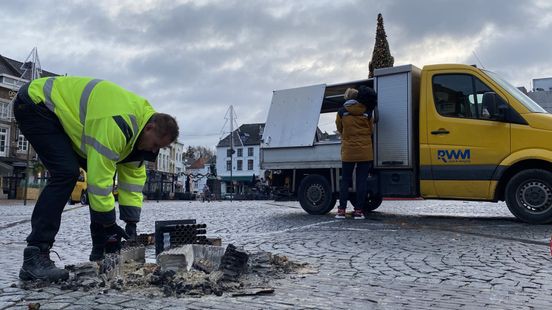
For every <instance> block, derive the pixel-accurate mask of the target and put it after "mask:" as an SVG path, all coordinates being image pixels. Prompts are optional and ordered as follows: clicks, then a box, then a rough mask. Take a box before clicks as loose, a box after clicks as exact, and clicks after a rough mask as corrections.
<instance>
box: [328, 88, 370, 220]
mask: <svg viewBox="0 0 552 310" xmlns="http://www.w3.org/2000/svg"><path fill="white" fill-rule="evenodd" d="M360 90H361V92H360V95H359V91H357V90H356V89H354V88H348V89H347V90H346V91H345V94H344V98H345V100H346V101H345V103H344V104H343V107H342V108H340V109H339V111H338V112H337V116H336V120H335V124H336V127H337V130H338V131H339V133H340V134H341V162H342V176H341V183H340V191H339V206H338V209H337V215H336V218H345V210H346V207H347V200H348V196H349V187H350V186H351V183H352V175H353V170H354V169H355V166H356V185H357V195H356V206H357V207H355V210H354V212H353V218H355V219H364V214H363V212H362V206H364V204H365V202H366V194H367V182H366V179H367V178H368V174H369V173H370V171H371V169H372V164H373V160H374V155H373V148H372V111H368V109H367V106H370V105H371V102H368V101H371V100H374V101H375V92H374V91H373V90H372V89H371V88H368V87H366V88H363V89H360Z"/></svg>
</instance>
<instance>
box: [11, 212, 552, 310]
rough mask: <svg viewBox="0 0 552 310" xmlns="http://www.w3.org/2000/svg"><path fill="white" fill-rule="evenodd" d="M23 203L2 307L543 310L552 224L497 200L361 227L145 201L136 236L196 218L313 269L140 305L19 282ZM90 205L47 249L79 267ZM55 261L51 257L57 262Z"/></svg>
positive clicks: (114, 295) (220, 233)
mask: <svg viewBox="0 0 552 310" xmlns="http://www.w3.org/2000/svg"><path fill="white" fill-rule="evenodd" d="M31 212H32V204H31V206H26V207H25V206H22V205H21V204H19V205H17V204H10V203H8V204H6V203H4V205H0V233H1V236H2V238H1V240H0V246H1V248H0V249H1V250H0V264H1V266H2V269H3V270H4V272H3V274H2V276H0V309H18V308H19V309H26V308H27V305H28V304H29V303H30V302H39V303H41V305H42V307H41V308H40V309H61V308H63V309H128V308H131V309H162V308H175V307H176V309H184V308H189V309H234V308H236V309H238V308H239V309H261V308H262V309H280V308H282V309H285V308H294V309H298V308H314V309H427V308H430V307H433V308H437V309H464V308H465V309H480V308H490V309H545V308H550V304H551V303H552V295H551V292H552V271H551V268H550V265H551V264H552V259H551V255H550V249H549V241H550V235H551V234H552V226H550V225H538V226H537V225H535V226H533V225H527V224H523V223H520V222H517V221H516V220H515V219H514V218H513V217H512V216H511V215H510V213H509V211H508V209H507V208H506V206H505V205H504V204H493V203H476V202H459V201H385V202H384V203H383V205H382V206H381V207H380V208H379V209H378V210H377V212H374V213H373V214H372V215H371V216H370V217H369V218H368V219H366V220H352V219H346V220H337V219H334V218H333V215H334V212H332V213H331V214H328V215H325V216H311V215H307V214H306V213H304V212H303V211H302V209H301V208H300V207H299V205H298V203H296V202H270V201H247V202H238V201H234V202H228V201H226V202H212V203H200V202H186V201H184V202H182V201H171V202H159V203H157V202H147V203H145V205H144V209H143V213H142V220H143V221H142V222H141V223H140V224H139V227H138V230H139V232H140V233H141V232H153V228H154V222H155V221H156V220H168V219H186V218H195V219H197V221H198V223H206V224H207V232H208V235H209V236H212V237H221V238H222V239H223V243H224V244H228V243H234V244H236V245H241V246H244V247H245V248H246V249H247V250H251V251H255V250H266V251H270V252H273V253H278V254H283V255H287V256H288V257H290V258H291V259H293V260H295V261H299V262H308V263H309V264H311V266H313V267H315V268H316V269H318V270H319V272H318V273H317V274H308V275H290V276H289V277H287V278H284V279H277V280H274V281H273V286H274V287H275V292H274V294H272V295H265V296H255V297H231V296H229V295H223V296H221V297H217V296H206V297H201V298H191V297H190V298H188V297H187V298H178V299H177V298H164V299H148V298H146V297H144V296H143V295H135V294H134V295H133V294H128V293H121V292H117V291H112V290H111V291H109V292H107V293H105V294H101V295H97V294H96V295H95V294H90V293H86V292H82V291H75V292H73V291H71V292H68V291H60V290H57V289H55V288H44V289H41V290H40V289H35V290H29V291H27V290H21V289H19V288H17V287H10V285H11V284H13V283H17V282H18V280H17V273H18V270H19V267H20V266H21V261H22V251H23V248H24V246H25V243H24V239H25V237H26V235H27V233H28V231H29V227H30V220H29V219H30V214H31ZM88 230H89V229H88V209H87V207H82V206H80V205H78V206H67V209H66V212H64V214H63V220H62V227H61V230H60V233H59V234H58V237H57V241H56V244H55V247H54V249H55V250H56V251H57V252H58V253H59V254H60V256H61V258H62V259H63V261H62V262H59V261H57V262H56V263H57V264H58V266H60V265H63V264H70V263H77V262H82V261H86V259H87V257H88V253H89V249H90V239H89V232H88ZM56 260H57V258H56Z"/></svg>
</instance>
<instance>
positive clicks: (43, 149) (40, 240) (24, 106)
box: [13, 85, 82, 248]
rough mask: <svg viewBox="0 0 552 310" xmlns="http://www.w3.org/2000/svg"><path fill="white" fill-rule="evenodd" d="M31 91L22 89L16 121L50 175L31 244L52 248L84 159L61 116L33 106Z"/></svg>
mask: <svg viewBox="0 0 552 310" xmlns="http://www.w3.org/2000/svg"><path fill="white" fill-rule="evenodd" d="M27 88H28V85H25V86H23V87H21V89H20V90H19V93H18V95H17V98H16V100H15V102H14V106H13V111H14V115H15V119H16V120H17V124H18V126H19V130H21V133H23V135H24V136H25V138H27V140H28V141H29V142H30V143H31V145H32V146H33V148H34V150H35V151H36V153H37V154H38V157H39V158H40V160H41V161H42V163H43V164H44V166H45V167H46V168H47V169H48V172H49V173H50V177H49V179H48V183H47V184H46V187H45V188H44V190H43V191H42V193H41V194H40V196H39V197H38V200H37V202H36V205H35V207H34V210H33V215H32V218H31V227H32V230H31V233H30V234H29V236H28V237H27V243H28V245H33V246H40V247H41V248H43V247H44V246H48V247H51V246H52V245H53V243H54V240H55V236H56V234H57V233H58V231H59V226H60V223H61V213H62V212H63V208H64V207H65V205H66V203H67V201H68V199H69V196H70V195H71V192H72V191H73V188H74V187H75V183H76V182H77V178H78V176H79V161H81V162H82V159H80V157H79V156H78V155H77V154H76V153H75V152H74V151H73V148H72V147H71V141H70V140H69V137H68V136H67V134H66V133H65V131H64V130H63V127H62V126H61V123H60V121H59V119H58V118H57V116H56V115H55V114H54V113H53V112H52V111H50V110H48V108H46V106H45V105H44V104H35V103H33V102H32V100H31V99H30V97H29V96H28V94H27Z"/></svg>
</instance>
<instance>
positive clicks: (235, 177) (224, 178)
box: [220, 175, 253, 182]
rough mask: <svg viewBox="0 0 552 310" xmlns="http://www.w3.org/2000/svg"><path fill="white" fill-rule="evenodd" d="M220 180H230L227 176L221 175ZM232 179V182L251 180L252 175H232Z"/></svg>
mask: <svg viewBox="0 0 552 310" xmlns="http://www.w3.org/2000/svg"><path fill="white" fill-rule="evenodd" d="M220 180H221V181H223V182H230V177H229V176H223V177H220ZM232 181H234V182H252V181H253V176H252V175H249V176H242V175H240V176H233V177H232Z"/></svg>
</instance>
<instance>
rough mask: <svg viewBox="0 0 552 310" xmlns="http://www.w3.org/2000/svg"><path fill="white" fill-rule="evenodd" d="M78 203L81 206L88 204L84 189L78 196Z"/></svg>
mask: <svg viewBox="0 0 552 310" xmlns="http://www.w3.org/2000/svg"><path fill="white" fill-rule="evenodd" d="M80 203H81V204H82V205H83V206H86V205H87V204H88V193H87V192H86V191H82V193H81V196H80Z"/></svg>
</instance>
